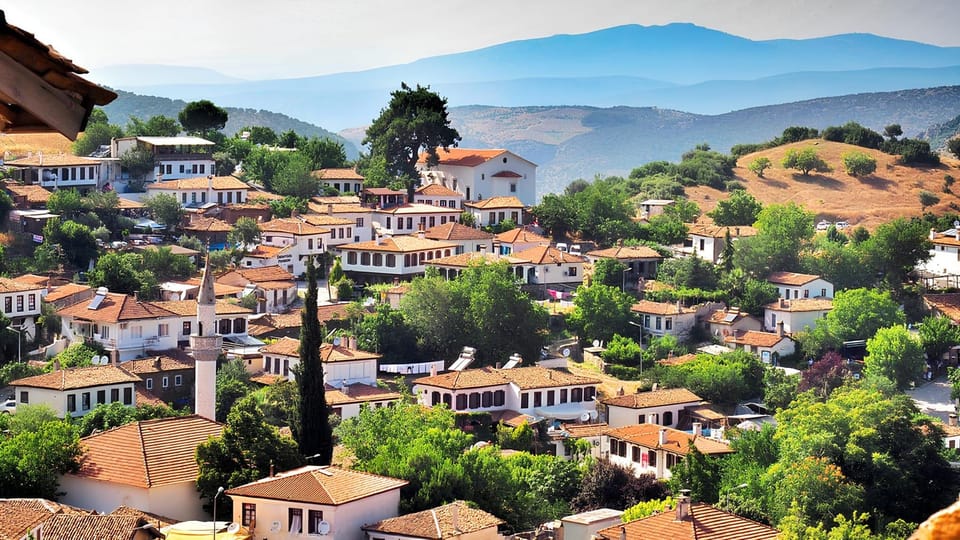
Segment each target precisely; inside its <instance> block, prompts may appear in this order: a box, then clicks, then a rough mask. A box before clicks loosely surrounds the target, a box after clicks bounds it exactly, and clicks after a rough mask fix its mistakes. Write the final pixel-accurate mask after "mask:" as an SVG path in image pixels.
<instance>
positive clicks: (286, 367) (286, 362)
mask: <svg viewBox="0 0 960 540" xmlns="http://www.w3.org/2000/svg"><path fill="white" fill-rule="evenodd" d="M283 376H284V377H289V376H290V361H289V360H284V361H283Z"/></svg>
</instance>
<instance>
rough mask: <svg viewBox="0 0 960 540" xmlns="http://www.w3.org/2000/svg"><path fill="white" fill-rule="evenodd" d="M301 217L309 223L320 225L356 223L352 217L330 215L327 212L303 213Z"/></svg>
mask: <svg viewBox="0 0 960 540" xmlns="http://www.w3.org/2000/svg"><path fill="white" fill-rule="evenodd" d="M300 217H302V218H303V220H304V221H306V222H307V223H309V224H311V225H316V226H318V227H331V226H336V225H353V224H354V223H355V222H354V220H352V219H347V218H338V217H336V216H328V215H327V214H303V215H302V216H300Z"/></svg>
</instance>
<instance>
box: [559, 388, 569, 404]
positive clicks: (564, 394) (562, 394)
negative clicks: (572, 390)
mask: <svg viewBox="0 0 960 540" xmlns="http://www.w3.org/2000/svg"><path fill="white" fill-rule="evenodd" d="M566 402H567V389H566V388H561V389H560V403H566Z"/></svg>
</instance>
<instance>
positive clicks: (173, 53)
mask: <svg viewBox="0 0 960 540" xmlns="http://www.w3.org/2000/svg"><path fill="white" fill-rule="evenodd" d="M958 7H960V6H958V5H957V0H552V1H551V0H441V1H437V2H413V1H403V0H399V1H398V0H255V1H254V0H154V1H138V0H14V1H11V0H0V9H2V10H4V11H5V13H6V18H7V21H8V22H10V23H11V24H14V25H16V26H19V27H21V28H23V29H25V30H27V31H29V32H32V33H34V34H35V35H36V36H37V38H38V39H39V40H40V41H43V42H45V43H50V44H52V45H53V46H54V47H55V48H56V49H57V50H58V51H60V52H61V53H62V54H64V55H65V56H67V57H68V58H71V59H73V60H74V61H75V62H76V63H77V64H78V65H81V66H84V67H87V68H89V69H94V68H97V67H102V66H108V65H115V64H168V65H180V66H199V67H207V68H211V69H215V70H217V71H220V72H221V73H224V74H227V75H232V76H236V77H241V78H248V79H265V78H278V77H301V76H310V75H321V74H326V73H334V72H338V71H356V70H362V69H367V68H372V67H379V66H385V65H391V64H399V63H406V62H411V61H413V60H416V59H419V58H424V57H428V56H435V55H438V54H446V53H453V52H460V51H466V50H472V49H477V48H481V47H485V46H488V45H493V44H496V43H502V42H504V41H511V40H515V39H525V38H535V37H543V36H549V35H553V34H579V33H584V32H589V31H592V30H597V29H601V28H606V27H609V26H616V25H622V24H643V25H659V24H666V23H670V22H692V23H695V24H698V25H700V26H705V27H709V28H714V29H717V30H722V31H725V32H728V33H731V34H735V35H739V36H744V37H748V38H751V39H774V38H805V37H815V36H824V35H832V34H841V33H849V32H866V33H872V34H878V35H882V36H888V37H894V38H900V39H909V40H914V41H921V42H924V43H932V44H936V45H948V46H960V32H958V31H957V21H960V9H958Z"/></svg>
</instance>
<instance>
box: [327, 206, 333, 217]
mask: <svg viewBox="0 0 960 540" xmlns="http://www.w3.org/2000/svg"><path fill="white" fill-rule="evenodd" d="M327 215H328V216H332V215H333V205H332V204H328V205H327Z"/></svg>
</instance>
